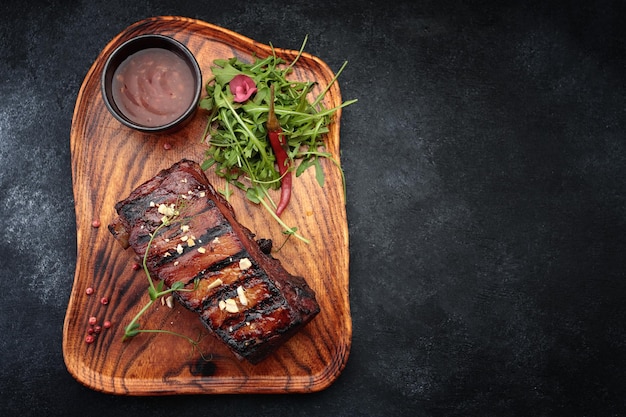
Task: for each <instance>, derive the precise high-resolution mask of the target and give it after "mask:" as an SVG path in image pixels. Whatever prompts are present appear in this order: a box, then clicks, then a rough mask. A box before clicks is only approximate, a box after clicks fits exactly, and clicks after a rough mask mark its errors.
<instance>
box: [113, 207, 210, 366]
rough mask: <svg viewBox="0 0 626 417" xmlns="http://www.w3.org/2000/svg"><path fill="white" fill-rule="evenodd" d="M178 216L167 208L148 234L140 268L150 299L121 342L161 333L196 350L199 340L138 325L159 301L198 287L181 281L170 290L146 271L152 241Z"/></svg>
mask: <svg viewBox="0 0 626 417" xmlns="http://www.w3.org/2000/svg"><path fill="white" fill-rule="evenodd" d="M179 215H180V211H179V210H178V209H176V208H175V207H169V208H168V209H167V210H166V214H165V215H164V216H163V217H162V218H161V223H160V224H159V225H158V226H157V228H156V229H155V230H154V231H153V232H152V233H150V240H149V241H148V244H147V246H146V251H145V252H144V254H143V259H142V268H143V271H144V273H145V275H146V277H147V279H148V295H149V297H150V299H149V300H148V302H147V303H146V304H145V305H144V306H143V307H142V308H141V310H139V312H138V313H137V314H136V315H135V317H133V319H132V320H131V321H130V323H128V325H126V327H124V336H123V340H127V339H129V338H133V337H135V336H137V335H138V334H140V333H162V334H170V335H173V336H177V337H180V338H183V339H185V340H186V341H188V342H189V343H190V344H191V345H192V347H193V348H194V349H198V346H199V340H194V339H192V338H191V337H189V336H187V335H184V334H182V333H177V332H173V331H170V330H162V329H142V328H141V325H140V324H139V319H140V318H141V317H142V316H143V315H144V314H145V313H146V312H147V311H148V310H149V309H150V307H151V306H152V305H153V304H154V303H155V302H156V301H157V300H159V299H161V298H163V297H165V296H168V295H170V294H173V293H175V292H177V291H179V292H192V291H195V290H196V289H197V287H198V284H199V283H198V280H197V279H196V280H195V281H194V287H193V288H192V289H187V288H185V283H184V282H183V281H177V282H175V283H174V284H172V286H171V287H170V288H165V283H164V282H163V281H158V282H157V283H156V284H155V282H154V280H153V279H152V275H151V274H150V270H149V269H148V253H149V251H150V247H151V246H152V243H153V241H154V238H155V237H156V236H157V234H158V233H159V232H160V231H161V229H163V228H165V227H168V226H170V225H172V224H173V223H174V222H175V220H176V218H177V217H178V216H179ZM200 356H201V357H202V358H204V359H205V360H208V359H207V358H206V357H205V356H204V354H203V353H202V352H200Z"/></svg>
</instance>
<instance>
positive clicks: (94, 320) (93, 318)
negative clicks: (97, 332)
mask: <svg viewBox="0 0 626 417" xmlns="http://www.w3.org/2000/svg"><path fill="white" fill-rule="evenodd" d="M97 322H98V319H97V318H95V317H94V316H91V317H89V324H90V325H92V326H93V325H95V324H96V323H97Z"/></svg>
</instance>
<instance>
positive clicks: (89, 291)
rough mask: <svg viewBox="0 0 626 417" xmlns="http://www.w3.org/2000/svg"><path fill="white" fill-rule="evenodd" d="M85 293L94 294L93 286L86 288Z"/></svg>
mask: <svg viewBox="0 0 626 417" xmlns="http://www.w3.org/2000/svg"><path fill="white" fill-rule="evenodd" d="M85 294H87V295H91V294H93V288H91V287H89V288H87V289H86V290H85Z"/></svg>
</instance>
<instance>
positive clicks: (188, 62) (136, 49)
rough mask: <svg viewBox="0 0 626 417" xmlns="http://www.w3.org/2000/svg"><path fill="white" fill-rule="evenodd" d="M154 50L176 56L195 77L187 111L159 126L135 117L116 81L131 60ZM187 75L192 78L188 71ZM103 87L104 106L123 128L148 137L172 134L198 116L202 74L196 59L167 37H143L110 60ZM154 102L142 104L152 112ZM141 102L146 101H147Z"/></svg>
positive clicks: (189, 89)
mask: <svg viewBox="0 0 626 417" xmlns="http://www.w3.org/2000/svg"><path fill="white" fill-rule="evenodd" d="M153 48H154V49H157V50H159V51H157V52H163V51H160V50H166V51H171V52H173V53H174V54H175V57H174V58H178V60H176V61H177V65H180V64H181V62H182V63H184V66H183V67H182V69H183V70H185V67H187V68H188V69H189V70H190V73H191V75H190V77H191V80H190V82H189V83H188V85H187V86H186V87H185V91H184V93H185V94H184V95H185V96H186V97H187V98H188V100H185V102H184V103H183V105H184V106H185V107H181V108H180V111H177V112H176V114H173V115H171V117H168V120H163V121H162V122H159V124H157V125H155V123H156V122H153V123H148V122H145V120H140V118H139V117H137V116H135V115H133V114H131V113H130V112H129V111H128V109H127V108H125V103H124V100H123V98H120V96H122V95H123V94H122V93H120V92H119V91H117V90H116V91H115V93H114V88H115V87H117V88H118V90H119V82H117V83H116V82H115V81H114V78H115V76H116V71H118V68H120V66H121V65H123V64H124V65H128V59H129V57H131V56H133V57H137V56H138V54H140V53H141V52H145V50H147V49H151V50H154V49H153ZM166 53H167V52H166ZM170 55H171V54H170ZM131 59H134V58H131ZM181 60H182V61H181ZM125 61H126V62H125ZM185 73H186V74H188V73H187V71H185ZM187 78H188V77H187ZM160 81H162V80H160ZM136 84H137V83H135V84H134V85H135V86H136ZM101 87H102V97H103V99H104V103H105V104H106V106H107V108H108V110H109V111H110V112H111V114H112V115H113V116H114V117H115V118H116V119H117V120H119V121H120V122H121V123H122V124H124V125H126V126H128V127H130V128H132V129H136V130H139V131H141V132H145V133H170V132H173V131H175V130H177V129H179V128H181V127H182V126H184V125H185V124H186V123H187V122H189V121H190V120H191V118H192V117H193V115H194V114H195V112H196V110H197V107H198V100H199V99H200V93H201V91H202V73H201V71H200V66H199V65H198V62H197V61H196V59H195V57H194V56H193V54H192V53H191V52H190V51H189V49H187V47H186V46H185V45H183V44H182V43H180V42H178V41H177V40H175V39H172V38H170V37H167V36H163V35H141V36H137V37H135V38H132V39H130V40H128V41H126V42H124V43H123V44H122V45H120V46H119V47H117V48H116V49H115V50H114V51H113V52H112V53H111V55H110V56H109V57H108V58H107V60H106V62H105V64H104V69H103V71H102V80H101ZM116 99H117V101H116ZM133 100H134V99H133ZM150 100H151V98H147V99H146V102H143V103H142V104H145V105H146V106H147V107H149V108H150V107H152V104H153V103H150ZM141 101H143V98H142V100H141ZM187 101H188V104H187Z"/></svg>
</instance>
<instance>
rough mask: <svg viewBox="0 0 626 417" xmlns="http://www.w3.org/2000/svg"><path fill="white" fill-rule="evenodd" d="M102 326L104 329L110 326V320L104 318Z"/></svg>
mask: <svg viewBox="0 0 626 417" xmlns="http://www.w3.org/2000/svg"><path fill="white" fill-rule="evenodd" d="M102 327H104V328H105V329H108V328H110V327H111V322H110V321H109V320H106V321H105V322H104V323H103V324H102Z"/></svg>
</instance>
